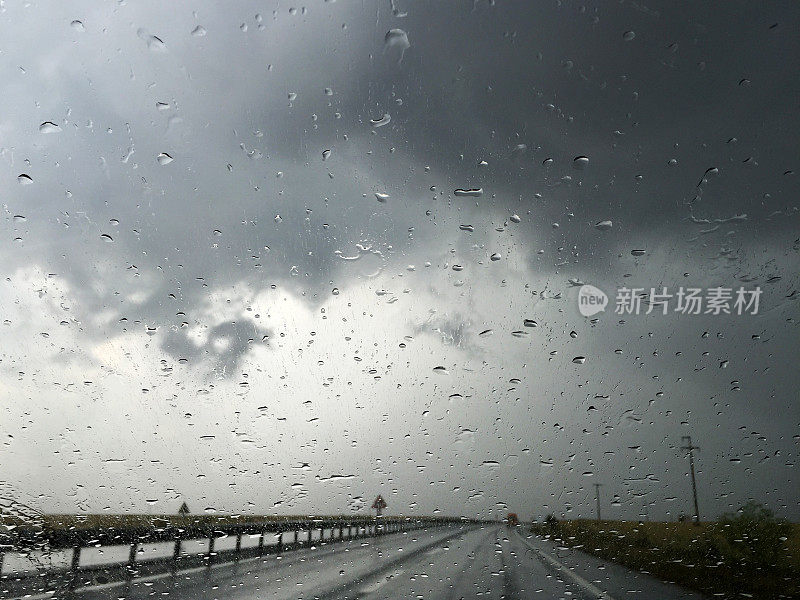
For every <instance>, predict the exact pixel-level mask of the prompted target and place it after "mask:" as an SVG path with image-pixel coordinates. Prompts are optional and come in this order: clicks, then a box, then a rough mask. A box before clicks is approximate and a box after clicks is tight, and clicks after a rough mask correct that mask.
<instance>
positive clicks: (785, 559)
mask: <svg viewBox="0 0 800 600" xmlns="http://www.w3.org/2000/svg"><path fill="white" fill-rule="evenodd" d="M532 530H533V532H534V533H537V534H539V535H543V536H548V537H549V538H550V539H553V540H554V541H556V542H557V543H561V544H563V545H565V546H570V547H573V548H579V549H581V550H583V551H585V552H588V553H590V554H593V555H595V556H598V557H601V558H604V559H608V560H612V561H614V562H618V563H621V564H624V565H626V566H628V567H631V568H633V569H636V570H638V571H641V572H645V573H650V574H652V575H653V576H655V577H657V578H659V579H661V580H664V581H669V582H673V583H677V584H679V585H683V586H685V587H687V588H691V589H694V590H698V591H701V592H704V593H706V594H708V595H709V596H716V597H722V598H734V597H736V598H756V599H767V598H769V599H772V598H775V599H777V598H800V524H797V523H785V522H783V523H779V522H773V523H768V524H764V523H756V524H752V523H749V524H748V523H740V522H736V521H733V522H724V521H719V522H705V523H700V524H699V525H694V524H693V523H688V522H687V523H663V522H646V523H642V522H630V521H590V520H583V519H577V520H571V521H558V522H552V523H540V524H534V525H533V528H532Z"/></svg>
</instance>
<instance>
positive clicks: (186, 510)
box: [178, 502, 189, 516]
mask: <svg viewBox="0 0 800 600" xmlns="http://www.w3.org/2000/svg"><path fill="white" fill-rule="evenodd" d="M178 514H179V515H182V516H186V515H188V514H189V507H188V506H187V505H186V502H184V503H183V504H181V507H180V508H179V509H178Z"/></svg>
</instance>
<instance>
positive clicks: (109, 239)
mask: <svg viewBox="0 0 800 600" xmlns="http://www.w3.org/2000/svg"><path fill="white" fill-rule="evenodd" d="M100 238H101V239H102V240H103V241H104V242H113V241H114V238H112V237H111V236H110V235H108V234H107V233H101V234H100Z"/></svg>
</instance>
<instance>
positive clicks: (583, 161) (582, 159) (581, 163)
mask: <svg viewBox="0 0 800 600" xmlns="http://www.w3.org/2000/svg"><path fill="white" fill-rule="evenodd" d="M572 166H573V167H575V168H576V169H578V170H582V169H585V168H586V167H587V166H589V159H588V157H586V156H576V157H575V158H574V159H572Z"/></svg>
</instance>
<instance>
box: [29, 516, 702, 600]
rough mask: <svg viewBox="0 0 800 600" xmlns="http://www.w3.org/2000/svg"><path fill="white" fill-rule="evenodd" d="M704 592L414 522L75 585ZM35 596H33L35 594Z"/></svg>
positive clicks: (183, 593)
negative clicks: (412, 526) (402, 528)
mask: <svg viewBox="0 0 800 600" xmlns="http://www.w3.org/2000/svg"><path fill="white" fill-rule="evenodd" d="M154 597H168V598H170V599H171V600H198V599H209V600H211V599H216V598H226V599H229V600H244V599H247V600H262V599H264V600H266V599H270V600H290V599H291V600H295V599H299V598H309V599H311V598H317V599H320V600H355V599H359V600H384V599H390V598H391V599H394V598H424V599H428V598H430V599H443V600H460V599H462V598H485V599H497V600H500V599H503V600H522V599H527V598H559V599H561V598H564V599H584V600H590V599H603V600H622V599H647V600H673V599H681V600H684V599H685V600H700V599H701V598H703V596H701V595H699V594H696V593H693V592H689V591H686V590H684V589H682V588H680V587H678V586H675V585H670V584H667V583H663V582H660V581H658V580H656V579H655V578H653V577H650V576H648V575H645V574H642V573H637V572H635V571H631V570H630V569H627V568H625V567H622V566H620V565H615V564H613V563H609V562H607V561H603V560H600V559H597V558H595V557H593V556H590V555H587V554H585V553H583V552H580V551H578V550H572V549H567V548H559V547H557V546H556V545H555V544H553V543H551V542H549V541H546V540H542V539H540V538H536V537H533V536H527V535H524V534H523V533H522V529H521V528H517V529H512V530H509V529H507V528H505V527H503V526H490V527H465V528H452V529H436V530H430V531H414V532H410V533H407V534H393V535H388V536H383V537H380V538H367V539H361V540H354V541H352V542H343V543H339V544H331V545H323V546H320V547H317V548H311V549H306V550H299V551H295V552H287V553H286V554H285V555H283V556H274V555H271V556H266V557H261V558H251V559H244V560H242V561H240V562H238V563H228V564H218V565H213V566H212V567H210V568H209V567H201V568H197V569H190V570H187V571H182V572H179V573H178V574H176V575H161V576H156V577H151V578H147V579H144V580H136V581H133V582H131V583H126V584H109V585H105V586H97V587H94V588H84V589H79V590H76V591H75V592H73V593H72V594H71V598H72V599H74V600H119V599H123V598H124V599H126V600H128V599H130V600H144V599H145V598H147V599H150V598H154ZM36 598H37V597H36V596H34V597H33V598H32V599H31V600H36Z"/></svg>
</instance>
